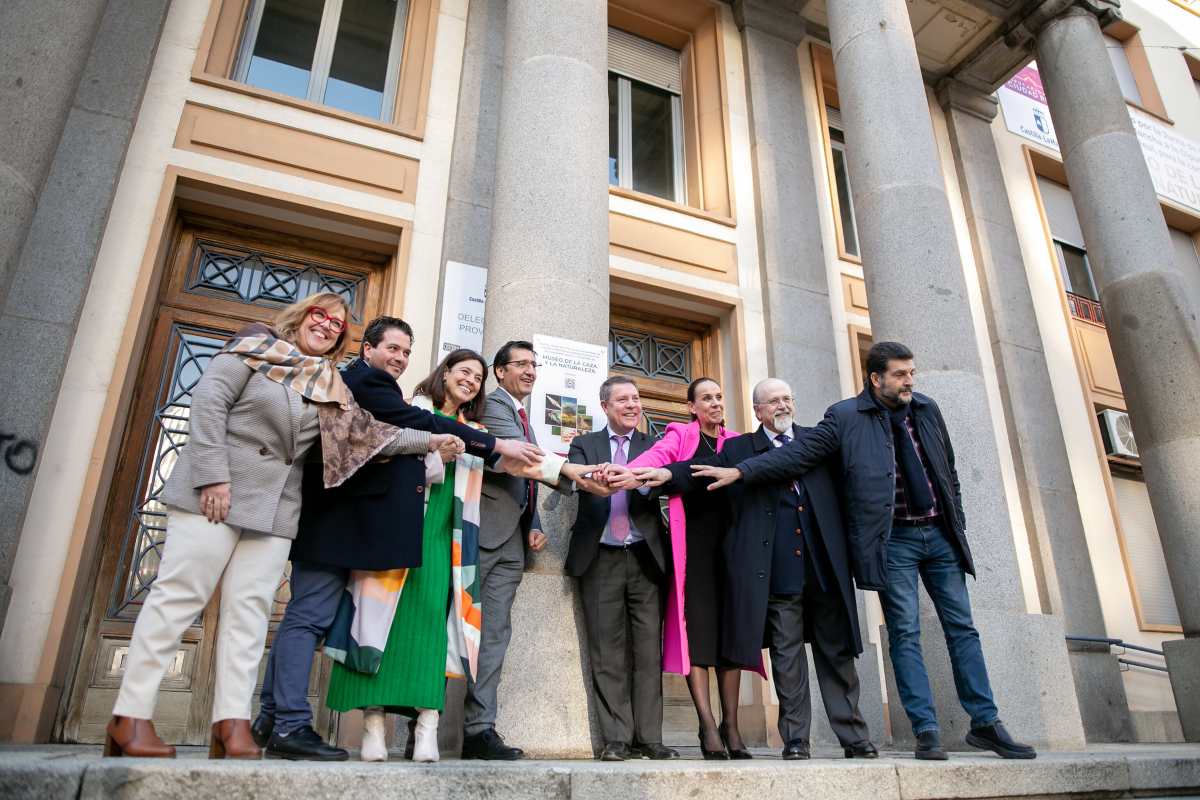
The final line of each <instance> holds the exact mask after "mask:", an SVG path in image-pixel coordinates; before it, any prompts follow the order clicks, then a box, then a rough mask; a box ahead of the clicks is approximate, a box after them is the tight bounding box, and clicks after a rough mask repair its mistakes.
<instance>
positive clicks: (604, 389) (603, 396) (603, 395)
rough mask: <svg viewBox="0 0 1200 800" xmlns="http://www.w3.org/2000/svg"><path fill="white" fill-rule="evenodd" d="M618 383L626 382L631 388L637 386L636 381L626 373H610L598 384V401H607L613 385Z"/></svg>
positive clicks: (610, 395)
mask: <svg viewBox="0 0 1200 800" xmlns="http://www.w3.org/2000/svg"><path fill="white" fill-rule="evenodd" d="M619 383H628V384H630V385H631V386H633V388H635V389H636V388H637V383H636V382H635V381H634V380H633V378H630V377H629V376H627V375H612V376H610V377H609V378H608V380H606V381H604V383H602V384H600V402H602V403H607V402H608V398H610V397H612V390H613V387H614V386H616V385H617V384H619Z"/></svg>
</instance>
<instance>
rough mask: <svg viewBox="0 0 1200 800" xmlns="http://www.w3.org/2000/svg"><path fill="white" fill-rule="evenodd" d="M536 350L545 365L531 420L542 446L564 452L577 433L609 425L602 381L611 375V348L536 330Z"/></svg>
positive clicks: (532, 402)
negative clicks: (604, 404)
mask: <svg viewBox="0 0 1200 800" xmlns="http://www.w3.org/2000/svg"><path fill="white" fill-rule="evenodd" d="M533 349H534V350H535V351H537V360H538V363H539V364H541V368H540V369H539V370H538V376H537V383H536V384H535V385H534V390H533V396H532V397H530V398H529V410H530V414H529V421H530V424H532V425H533V430H534V433H535V434H536V436H537V440H538V444H539V445H541V447H542V448H544V449H546V450H550V451H553V452H555V453H558V454H559V455H564V456H565V455H566V454H567V450H568V449H569V448H570V439H571V438H572V437H573V436H575V435H578V434H582V433H591V432H592V431H594V430H597V429H599V428H601V427H603V426H604V425H605V424H606V420H605V419H604V413H603V412H602V411H601V410H600V384H602V383H604V379H605V378H607V377H608V348H607V347H605V346H603V345H594V344H588V343H586V342H575V341H572V340H570V339H559V338H558V337H556V336H543V335H542V334H534V337H533ZM564 434H565V435H566V438H565V439H564Z"/></svg>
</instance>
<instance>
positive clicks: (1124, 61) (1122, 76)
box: [1104, 36, 1142, 105]
mask: <svg viewBox="0 0 1200 800" xmlns="http://www.w3.org/2000/svg"><path fill="white" fill-rule="evenodd" d="M1104 47H1105V49H1107V50H1108V59H1109V61H1111V62H1112V65H1113V70H1114V71H1115V72H1116V73H1117V83H1119V84H1120V85H1121V94H1123V95H1124V96H1125V99H1126V100H1132V101H1133V102H1135V103H1137V104H1138V105H1141V103H1142V93H1141V92H1139V91H1138V86H1137V79H1135V78H1134V77H1133V70H1132V69H1131V68H1130V66H1129V57H1128V56H1127V55H1125V45H1124V44H1123V43H1122V42H1121V40H1120V39H1117V38H1114V37H1112V36H1105V37H1104Z"/></svg>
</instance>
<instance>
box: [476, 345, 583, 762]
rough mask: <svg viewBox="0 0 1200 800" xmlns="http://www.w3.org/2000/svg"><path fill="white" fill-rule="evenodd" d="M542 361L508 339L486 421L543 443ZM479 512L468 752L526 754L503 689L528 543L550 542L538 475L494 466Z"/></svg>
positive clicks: (502, 432) (564, 484) (499, 756)
mask: <svg viewBox="0 0 1200 800" xmlns="http://www.w3.org/2000/svg"><path fill="white" fill-rule="evenodd" d="M537 368H538V364H537V354H536V353H534V352H533V345H532V344H531V343H529V342H526V341H511V342H507V343H505V344H504V346H502V347H501V348H500V350H499V351H498V352H497V353H496V358H495V360H494V361H493V362H492V372H493V373H495V375H496V381H497V382H498V383H499V384H500V386H499V387H498V388H497V389H495V390H494V391H493V392H492V393H491V394H489V395H488V398H487V404H486V405H485V406H484V410H483V418H482V419H481V420H480V422H482V423H483V425H484V426H485V427H486V428H487V429H488V431H490V432H491V433H492V434H494V435H495V436H496V438H497V439H498V440H502V441H503V440H511V441H512V442H520V443H522V444H524V443H528V444H529V446H536V445H537V436H536V435H535V434H534V432H533V427H532V426H531V425H530V424H529V413H528V412H527V411H526V410H525V400H526V399H527V398H528V397H529V395H530V394H532V393H533V384H534V382H535V381H536V380H537ZM583 484H584V486H585V488H588V490H589V491H595V490H596V488H597V484H595V483H593V482H589V481H583ZM554 488H555V489H557V490H558V491H562V492H568V493H569V492H572V491H574V488H575V487H574V484H573V483H572V482H571V481H570V480H569V479H567V478H566V477H565V476H564V477H561V478H560V480H559V482H558V484H557V485H556V486H555V487H554ZM479 518H480V525H479V586H480V597H481V602H482V604H483V608H484V613H483V628H482V630H481V631H480V641H479V665H478V667H477V669H476V674H475V680H474V682H472V683H471V684H470V686H469V687H468V690H467V701H466V704H465V706H464V707H463V745H462V757H463V758H466V759H474V758H479V759H485V760H500V761H511V760H514V759H518V758H521V757H522V756H523V755H524V752H523V751H522V750H521V749H520V748H519V747H511V746H509V745H507V744H505V743H504V738H503V737H502V736H501V735H500V734H499V733H497V732H496V712H497V699H496V696H497V692H498V691H499V688H500V671H501V669H502V668H503V667H504V656H505V654H506V653H507V651H508V643H509V640H510V639H511V638H512V606H513V600H514V599H515V598H516V596H517V588H518V587H519V586H520V585H521V577H522V575H524V573H525V548H526V547H528V548H529V549H530V550H532V551H534V552H537V551H539V550H541V549H542V548H543V547H545V546H546V534H545V533H543V532H542V520H541V515H540V514H539V513H538V486H537V482H536V481H532V480H528V479H526V478H520V477H515V476H513V475H509V474H503V473H501V472H499V471H497V470H495V469H492V468H489V469H488V471H487V472H486V473H484V476H483V489H482V497H480V501H479Z"/></svg>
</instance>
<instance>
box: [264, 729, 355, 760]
mask: <svg viewBox="0 0 1200 800" xmlns="http://www.w3.org/2000/svg"><path fill="white" fill-rule="evenodd" d="M266 755H267V758H286V759H287V760H288V761H345V760H346V759H348V758H350V753H349V752H348V751H346V750H343V749H342V748H340V747H334V746H333V745H331V744H328V743H327V742H326V741H325V740H324V739H322V738H321V737H320V736H318V735H317V732H316V731H314V730H313V729H312V726H310V725H305V726H304V727H303V728H300V729H299V730H295V731H292V732H291V733H289V734H287V735H286V736H282V735H280V734H279V733H272V734H271V738H270V739H268V740H267V748H266Z"/></svg>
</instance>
